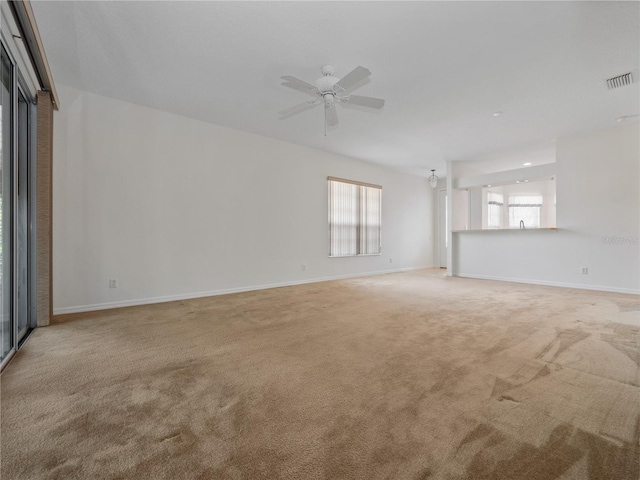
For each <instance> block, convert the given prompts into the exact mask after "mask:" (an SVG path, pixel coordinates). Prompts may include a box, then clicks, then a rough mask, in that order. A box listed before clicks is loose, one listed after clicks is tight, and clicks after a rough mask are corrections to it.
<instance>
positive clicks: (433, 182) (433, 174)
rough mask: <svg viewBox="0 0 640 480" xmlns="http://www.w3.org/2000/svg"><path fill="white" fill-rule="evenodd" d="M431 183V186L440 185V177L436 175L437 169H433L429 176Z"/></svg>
mask: <svg viewBox="0 0 640 480" xmlns="http://www.w3.org/2000/svg"><path fill="white" fill-rule="evenodd" d="M429 185H431V188H436V187H437V186H438V177H437V176H436V169H435V168H432V169H431V176H430V177H429Z"/></svg>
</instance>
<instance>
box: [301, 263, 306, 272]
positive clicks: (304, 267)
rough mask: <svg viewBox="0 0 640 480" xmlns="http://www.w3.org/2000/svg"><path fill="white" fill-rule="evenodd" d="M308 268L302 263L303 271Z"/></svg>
mask: <svg viewBox="0 0 640 480" xmlns="http://www.w3.org/2000/svg"><path fill="white" fill-rule="evenodd" d="M306 269H307V266H306V265H305V264H304V263H303V264H302V271H303V272H304V271H305V270H306Z"/></svg>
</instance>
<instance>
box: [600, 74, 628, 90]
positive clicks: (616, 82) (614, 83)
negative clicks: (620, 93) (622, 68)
mask: <svg viewBox="0 0 640 480" xmlns="http://www.w3.org/2000/svg"><path fill="white" fill-rule="evenodd" d="M633 81H634V78H633V72H627V73H623V74H622V75H618V76H617V77H611V78H608V79H607V87H609V90H613V89H616V88H620V87H626V86H627V85H631V84H632V83H633Z"/></svg>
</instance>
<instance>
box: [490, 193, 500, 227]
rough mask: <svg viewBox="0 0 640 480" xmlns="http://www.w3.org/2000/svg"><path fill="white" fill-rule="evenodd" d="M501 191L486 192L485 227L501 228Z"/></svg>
mask: <svg viewBox="0 0 640 480" xmlns="http://www.w3.org/2000/svg"><path fill="white" fill-rule="evenodd" d="M502 201H503V198H502V194H501V193H495V192H487V227H488V228H502V205H503V203H502Z"/></svg>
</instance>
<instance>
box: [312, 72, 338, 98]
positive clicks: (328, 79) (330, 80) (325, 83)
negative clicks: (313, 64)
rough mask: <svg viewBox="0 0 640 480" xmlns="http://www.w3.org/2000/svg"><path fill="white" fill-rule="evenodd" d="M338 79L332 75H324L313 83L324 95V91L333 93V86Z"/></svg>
mask: <svg viewBox="0 0 640 480" xmlns="http://www.w3.org/2000/svg"><path fill="white" fill-rule="evenodd" d="M338 80H340V79H339V78H337V77H334V76H333V75H325V76H324V77H322V78H319V79H318V80H316V84H315V85H316V88H317V89H318V91H319V92H320V94H322V95H324V94H325V93H333V91H334V90H333V86H334V85H335V84H336V83H338Z"/></svg>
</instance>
